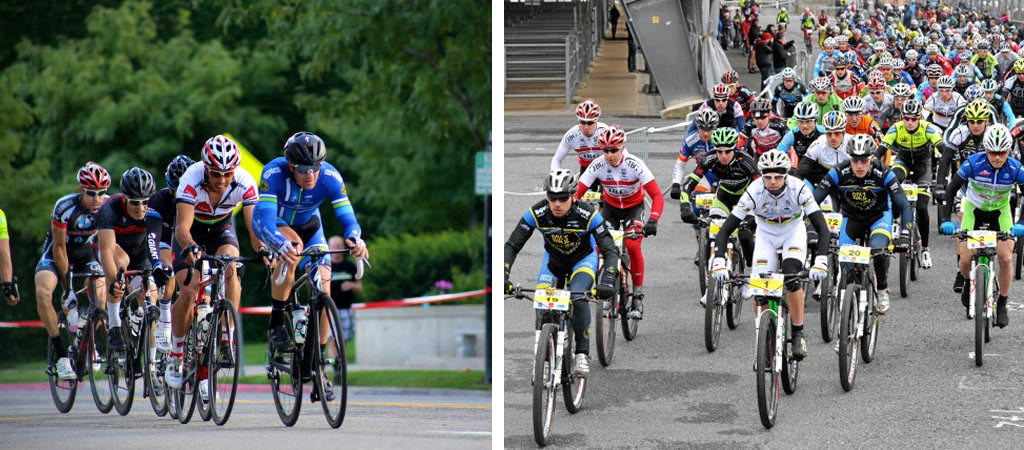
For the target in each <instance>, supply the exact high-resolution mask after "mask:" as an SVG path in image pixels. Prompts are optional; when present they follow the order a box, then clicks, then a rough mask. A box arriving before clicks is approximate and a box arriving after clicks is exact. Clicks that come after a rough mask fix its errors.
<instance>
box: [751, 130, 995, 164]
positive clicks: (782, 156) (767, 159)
mask: <svg viewBox="0 0 1024 450" xmlns="http://www.w3.org/2000/svg"><path fill="white" fill-rule="evenodd" d="M1004 128H1005V127H1004ZM789 165H790V161H789V155H787V154H786V152H783V151H779V150H768V151H767V152H764V153H763V154H762V155H761V157H760V158H758V159H757V168H758V170H760V171H761V173H764V172H782V173H786V171H787V170H789Z"/></svg>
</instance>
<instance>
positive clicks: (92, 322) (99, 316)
mask: <svg viewBox="0 0 1024 450" xmlns="http://www.w3.org/2000/svg"><path fill="white" fill-rule="evenodd" d="M92 316H93V317H92V318H91V319H89V330H90V331H91V332H92V346H91V347H92V350H91V351H90V352H89V353H88V356H89V359H88V361H89V363H88V364H89V366H88V371H89V387H90V388H91V389H92V399H93V402H95V403H96V409H98V410H100V412H101V413H103V414H106V413H108V412H110V410H111V409H113V408H114V394H113V393H112V390H113V389H112V381H111V379H110V376H109V375H108V374H107V355H109V354H110V346H109V345H108V344H107V313H106V311H102V310H94V311H93V312H92Z"/></svg>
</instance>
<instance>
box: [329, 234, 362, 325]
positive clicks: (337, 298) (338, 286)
mask: <svg viewBox="0 0 1024 450" xmlns="http://www.w3.org/2000/svg"><path fill="white" fill-rule="evenodd" d="M327 245H329V246H330V247H331V250H342V249H345V248H347V247H346V246H345V240H344V239H342V238H341V236H332V237H331V238H330V239H329V240H328V241H327ZM362 290H363V282H362V281H360V280H357V279H356V264H355V263H354V262H352V258H351V257H350V256H349V255H348V254H345V253H334V254H332V255H331V298H332V299H334V304H335V306H337V307H338V315H340V316H341V328H342V332H343V333H344V334H345V336H344V337H345V341H346V342H348V341H350V340H352V338H353V337H354V336H355V331H356V330H355V319H356V316H355V312H353V311H352V303H353V300H354V299H355V294H358V293H359V292H360V291H362Z"/></svg>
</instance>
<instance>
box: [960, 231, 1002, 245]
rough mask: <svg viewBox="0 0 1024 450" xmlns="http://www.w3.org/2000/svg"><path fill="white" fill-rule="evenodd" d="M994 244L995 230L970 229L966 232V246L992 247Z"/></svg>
mask: <svg viewBox="0 0 1024 450" xmlns="http://www.w3.org/2000/svg"><path fill="white" fill-rule="evenodd" d="M995 246H996V232H995V231H991V230H971V231H968V232H967V248H970V249H975V248H992V247H995Z"/></svg>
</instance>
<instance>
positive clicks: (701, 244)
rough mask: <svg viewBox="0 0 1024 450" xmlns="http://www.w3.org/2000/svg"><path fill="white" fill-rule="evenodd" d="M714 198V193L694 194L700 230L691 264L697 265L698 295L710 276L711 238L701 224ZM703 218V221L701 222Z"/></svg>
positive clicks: (706, 286)
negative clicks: (695, 255)
mask: <svg viewBox="0 0 1024 450" xmlns="http://www.w3.org/2000/svg"><path fill="white" fill-rule="evenodd" d="M714 199H715V194H710V193H704V194H696V195H694V199H693V202H694V205H695V206H696V207H697V211H698V215H697V226H698V227H699V229H700V231H699V232H698V233H697V257H696V258H695V259H694V260H693V264H695V265H696V266H697V281H698V282H699V283H700V295H702V296H703V295H704V293H705V292H707V289H708V278H710V277H711V275H710V272H709V271H708V265H707V262H708V261H709V260H710V259H711V248H710V246H711V241H712V240H713V239H712V238H711V237H710V236H709V235H708V227H707V226H706V225H705V226H701V225H702V224H703V223H704V222H706V219H707V217H708V212H709V211H710V210H711V203H712V201H714ZM702 219H704V222H702ZM684 297H687V298H684V300H688V297H689V296H688V295H684Z"/></svg>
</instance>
